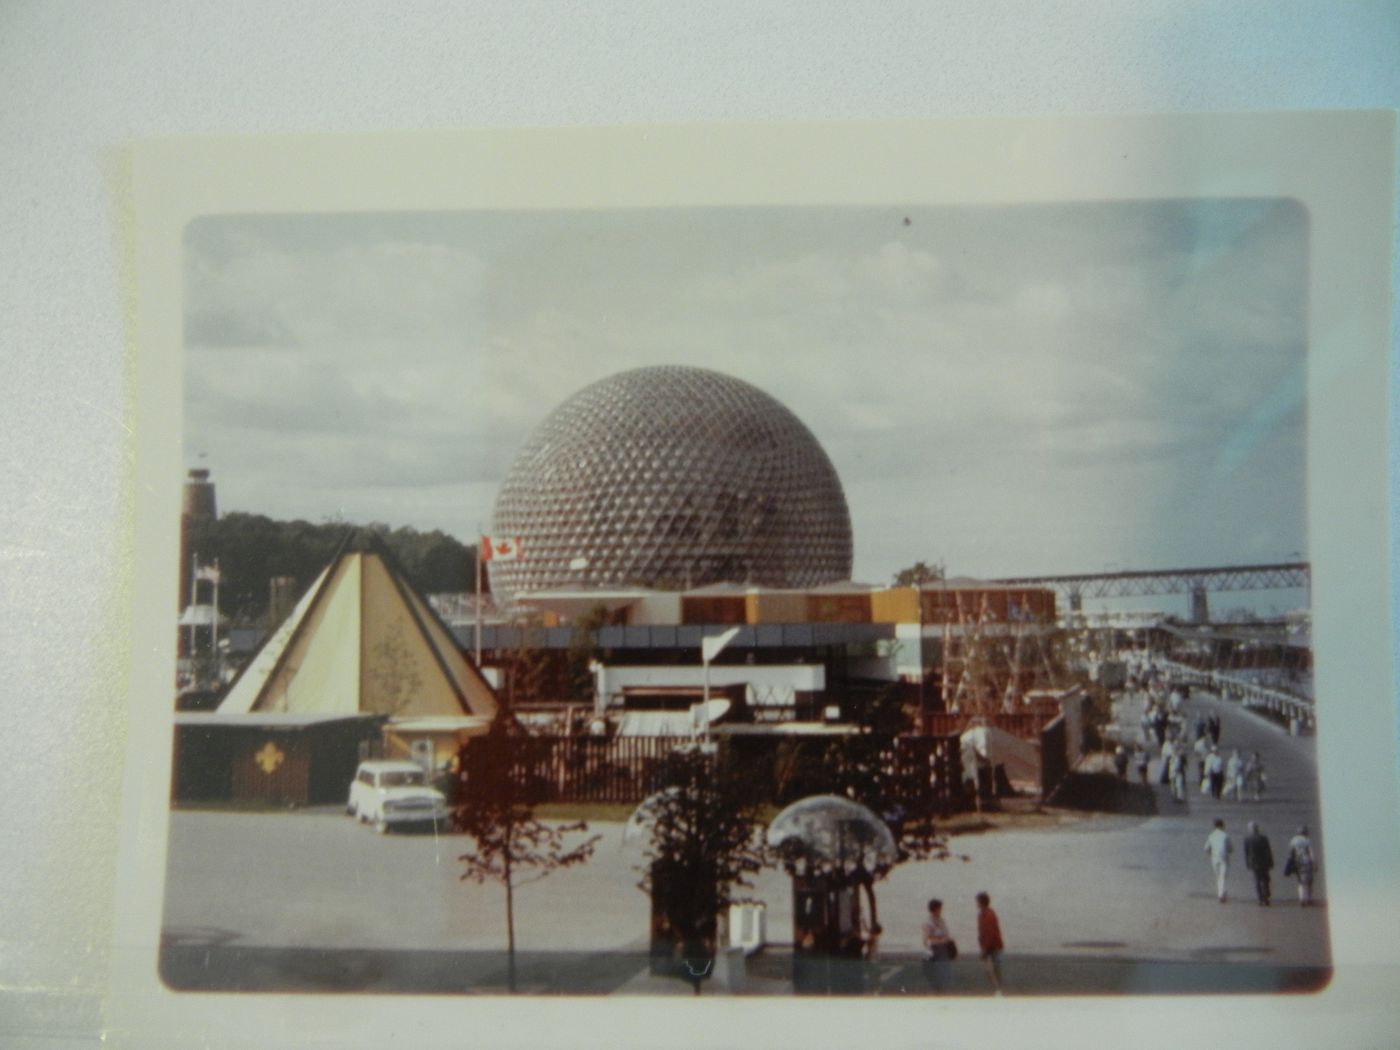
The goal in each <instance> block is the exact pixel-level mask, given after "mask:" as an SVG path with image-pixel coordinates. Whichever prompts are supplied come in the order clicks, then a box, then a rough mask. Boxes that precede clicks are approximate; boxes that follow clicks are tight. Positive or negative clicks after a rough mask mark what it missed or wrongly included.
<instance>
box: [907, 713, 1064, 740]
mask: <svg viewBox="0 0 1400 1050" xmlns="http://www.w3.org/2000/svg"><path fill="white" fill-rule="evenodd" d="M1059 714H1060V712H1059V710H1058V708H1057V709H1056V710H1055V711H1053V712H1052V711H1016V712H1011V713H996V714H989V715H977V714H955V713H953V712H951V711H930V712H928V713H926V714H925V715H924V726H923V728H924V732H925V733H927V734H928V735H929V736H956V735H957V734H959V733H961V732H963V731H964V730H965V729H969V728H971V727H973V726H989V727H990V728H992V729H1000V730H1002V731H1003V732H1006V733H1010V734H1011V735H1012V736H1014V737H1018V738H1020V739H1021V740H1039V739H1040V734H1041V733H1043V732H1044V731H1045V727H1046V726H1048V725H1049V724H1050V723H1051V722H1052V721H1053V720H1054V719H1056V718H1058V717H1059Z"/></svg>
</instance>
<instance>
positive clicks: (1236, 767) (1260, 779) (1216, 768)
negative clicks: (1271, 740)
mask: <svg viewBox="0 0 1400 1050" xmlns="http://www.w3.org/2000/svg"><path fill="white" fill-rule="evenodd" d="M1132 686H1134V687H1136V688H1137V689H1138V691H1139V692H1140V694H1141V695H1144V696H1145V698H1146V703H1145V705H1144V708H1143V712H1142V716H1141V720H1140V726H1141V732H1142V739H1141V741H1140V742H1136V743H1134V744H1133V745H1132V747H1131V750H1130V749H1129V747H1128V745H1127V744H1119V745H1118V748H1117V750H1116V751H1115V754H1114V766H1115V768H1116V770H1117V773H1118V776H1119V778H1120V779H1126V778H1127V775H1128V768H1129V767H1130V766H1131V767H1132V769H1133V771H1134V772H1135V774H1136V775H1137V777H1138V779H1139V780H1140V781H1141V783H1143V784H1145V785H1146V784H1150V782H1151V778H1150V777H1149V770H1150V763H1151V760H1152V751H1153V749H1154V746H1155V748H1156V750H1157V752H1158V758H1159V763H1158V766H1157V775H1156V782H1157V783H1158V784H1161V785H1164V786H1166V787H1168V788H1169V790H1170V792H1171V797H1172V800H1173V801H1174V802H1177V803H1185V802H1186V801H1187V800H1188V793H1189V788H1190V785H1192V784H1193V783H1194V784H1196V785H1198V788H1199V791H1200V794H1201V795H1202V796H1203V797H1206V798H1209V799H1211V800H1213V801H1217V802H1219V801H1226V800H1229V801H1234V802H1251V801H1252V802H1260V801H1262V800H1263V798H1264V796H1265V793H1266V791H1267V789H1268V773H1267V771H1266V769H1265V765H1264V757H1263V755H1262V754H1261V753H1260V752H1259V751H1258V750H1253V749H1250V750H1248V751H1247V752H1246V751H1244V750H1242V749H1240V748H1238V747H1232V748H1230V749H1229V752H1228V756H1227V754H1226V753H1225V752H1224V751H1223V749H1222V747H1221V743H1220V741H1221V737H1222V735H1223V731H1224V730H1223V726H1222V724H1221V720H1220V716H1219V715H1218V714H1216V713H1215V712H1214V711H1208V712H1206V711H1197V712H1195V713H1194V715H1193V714H1192V713H1191V710H1190V697H1191V690H1190V686H1189V685H1187V684H1184V683H1176V684H1172V683H1169V682H1167V681H1166V680H1165V679H1164V677H1163V676H1161V675H1159V674H1157V673H1156V672H1155V670H1153V669H1152V668H1151V667H1150V665H1149V666H1148V667H1147V668H1144V673H1143V675H1142V677H1141V679H1139V680H1138V681H1135V682H1133V683H1132ZM1245 828H1246V834H1245V836H1244V842H1243V846H1244V848H1243V852H1244V865H1245V868H1246V869H1247V870H1248V872H1249V873H1250V876H1251V878H1252V879H1253V881H1254V893H1255V898H1256V900H1257V902H1258V904H1259V906H1260V907H1268V906H1270V905H1271V904H1272V901H1273V891H1272V873H1273V870H1274V867H1275V858H1274V853H1273V846H1272V843H1271V842H1270V841H1269V838H1268V836H1267V835H1266V834H1265V833H1264V832H1263V830H1262V829H1261V827H1260V825H1259V822H1258V821H1254V820H1251V821H1248V822H1247V823H1246V825H1245ZM1204 852H1205V853H1206V854H1207V855H1208V857H1209V861H1210V866H1211V872H1212V874H1213V875H1214V879H1215V892H1216V898H1217V899H1218V900H1220V901H1221V902H1222V903H1224V902H1226V901H1228V899H1229V889H1228V882H1229V870H1230V864H1231V860H1232V858H1233V856H1234V841H1233V839H1232V838H1231V836H1230V833H1229V831H1228V830H1227V828H1226V824H1225V820H1224V819H1223V818H1217V819H1215V821H1214V822H1213V825H1212V828H1211V831H1210V833H1209V834H1208V835H1207V836H1206V840H1205V845H1204ZM1317 866H1318V864H1317V849H1316V847H1315V846H1314V845H1313V842H1312V839H1311V837H1310V836H1309V834H1308V829H1307V826H1306V825H1302V826H1300V827H1299V828H1298V831H1297V833H1296V834H1294V836H1293V837H1292V838H1291V839H1290V840H1289V843H1288V848H1287V850H1286V852H1285V853H1284V863H1283V874H1284V876H1285V877H1286V878H1293V879H1295V880H1296V881H1297V888H1298V903H1299V904H1300V905H1302V906H1304V907H1310V906H1312V905H1313V903H1314V901H1313V883H1314V881H1315V878H1316V873H1317Z"/></svg>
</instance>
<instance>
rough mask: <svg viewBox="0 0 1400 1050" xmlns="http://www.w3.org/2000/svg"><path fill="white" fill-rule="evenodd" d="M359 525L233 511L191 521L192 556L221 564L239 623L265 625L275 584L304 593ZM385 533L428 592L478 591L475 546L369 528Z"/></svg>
mask: <svg viewBox="0 0 1400 1050" xmlns="http://www.w3.org/2000/svg"><path fill="white" fill-rule="evenodd" d="M355 528H356V527H355V526H352V525H347V524H345V523H342V522H327V523H324V524H319V525H317V524H313V523H311V522H308V521H300V520H298V521H276V520H274V519H272V518H268V517H265V516H263V515H261V514H246V513H241V512H233V513H229V514H225V515H224V516H223V517H221V518H217V519H205V520H196V521H193V522H191V523H190V528H189V533H188V546H187V548H186V551H187V554H186V557H189V556H191V555H193V556H195V557H197V558H198V560H199V564H200V565H212V564H214V563H215V562H217V563H218V565H219V571H220V577H221V579H220V584H219V607H220V608H221V609H222V611H223V613H224V615H225V616H227V617H230V618H232V619H233V620H234V621H235V622H243V623H250V624H251V623H260V622H261V621H262V620H263V619H264V618H265V617H266V615H267V611H268V598H269V593H270V592H269V585H270V582H271V580H272V579H273V578H274V577H278V576H290V577H291V578H292V579H293V580H294V581H295V583H294V584H293V586H292V592H293V595H299V594H301V593H302V592H303V591H304V590H305V589H306V588H307V587H308V586H310V585H311V582H312V581H313V580H315V579H316V577H317V576H318V575H319V574H320V572H321V570H322V569H324V568H325V567H326V565H327V563H328V562H329V561H330V559H331V558H332V556H334V554H335V552H336V550H337V549H338V548H339V547H340V544H341V542H342V541H343V540H344V539H345V537H346V535H347V534H348V533H350V532H352V531H354V530H355ZM364 528H365V529H366V530H367V531H370V532H373V533H375V534H377V535H378V537H379V538H380V540H382V541H383V542H384V544H385V545H386V546H387V547H388V548H389V550H390V551H391V552H392V553H393V555H394V557H395V558H396V559H397V560H398V562H399V564H400V566H401V567H402V569H403V571H404V575H405V576H406V577H407V578H408V582H409V583H410V584H411V585H412V586H413V587H414V588H415V589H416V590H417V591H418V592H419V593H420V594H440V593H444V592H463V591H475V590H476V566H475V564H474V560H475V558H476V547H475V545H470V546H469V545H467V544H464V543H462V542H461V541H460V540H458V539H456V538H455V537H453V536H449V535H448V534H447V533H445V532H442V531H440V530H437V529H434V530H433V531H432V532H419V531H418V530H417V529H414V528H411V527H404V528H398V529H391V528H389V526H387V525H384V524H380V523H374V524H370V525H367V526H364Z"/></svg>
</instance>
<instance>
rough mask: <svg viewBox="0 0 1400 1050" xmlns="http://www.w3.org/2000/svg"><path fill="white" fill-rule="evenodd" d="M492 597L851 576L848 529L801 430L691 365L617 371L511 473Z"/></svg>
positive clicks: (556, 419)
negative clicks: (511, 548) (516, 550)
mask: <svg viewBox="0 0 1400 1050" xmlns="http://www.w3.org/2000/svg"><path fill="white" fill-rule="evenodd" d="M493 532H494V533H495V534H496V535H500V536H518V537H519V538H520V540H521V544H520V551H521V554H520V558H519V560H517V561H493V562H491V563H490V574H491V589H492V591H493V592H494V593H496V594H497V595H500V596H502V597H506V598H509V596H510V595H513V594H515V593H517V592H520V591H533V590H541V589H546V588H556V587H576V586H585V587H588V586H602V587H608V586H613V587H616V586H643V587H656V588H661V589H671V590H676V589H681V588H688V587H700V586H704V585H706V584H710V583H717V582H734V583H748V584H754V585H760V586H768V587H809V586H814V585H817V584H821V583H829V582H831V581H834V580H844V579H848V578H849V577H850V573H851V520H850V513H849V511H848V510H847V506H846V496H845V493H844V492H843V491H842V489H841V481H840V479H839V478H838V477H837V475H836V470H835V468H834V467H833V466H832V465H831V460H830V459H828V458H827V455H826V452H825V451H823V449H822V447H821V445H820V444H818V442H817V439H816V438H815V437H813V436H812V432H811V431H810V430H808V429H807V427H806V426H804V425H803V423H802V421H801V420H799V419H798V418H797V417H796V416H795V415H793V414H792V412H790V411H789V410H788V409H787V408H785V407H784V406H783V405H782V404H781V403H780V402H778V401H777V400H775V399H774V398H772V397H770V396H769V395H768V394H765V393H764V392H763V391H761V390H759V389H758V388H757V387H754V386H751V385H750V384H748V383H745V382H743V381H742V380H738V379H735V378H733V377H732V376H726V375H722V374H720V373H718V372H711V371H707V370H705V369H700V368H688V367H681V366H662V367H655V368H640V369H636V370H634V371H630V372H622V373H619V374H617V375H614V376H610V377H608V378H606V379H602V380H600V381H598V382H596V383H593V384H592V385H590V386H587V387H585V388H584V389H583V390H581V391H579V392H578V393H577V394H575V395H573V396H572V397H571V398H569V399H568V400H567V401H565V402H564V403H563V404H561V405H559V407H558V408H556V409H555V410H554V411H553V412H551V413H550V414H549V415H548V416H547V417H546V418H545V420H544V421H543V422H542V423H541V424H540V426H539V427H538V428H537V429H536V430H535V432H534V433H533V434H532V435H531V437H530V439H529V440H528V441H527V442H526V444H525V446H524V448H523V449H522V450H521V451H520V454H519V455H518V456H517V457H516V459H515V462H514V464H513V465H512V466H511V468H510V471H509V473H508V474H507V476H506V480H505V482H504V484H503V485H502V487H501V491H500V495H499V496H498V498H497V500H496V508H495V517H494V523H493Z"/></svg>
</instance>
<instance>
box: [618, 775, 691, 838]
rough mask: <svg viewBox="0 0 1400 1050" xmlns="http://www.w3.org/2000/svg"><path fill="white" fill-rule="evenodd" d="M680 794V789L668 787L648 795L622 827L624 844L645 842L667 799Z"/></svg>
mask: <svg viewBox="0 0 1400 1050" xmlns="http://www.w3.org/2000/svg"><path fill="white" fill-rule="evenodd" d="M679 793H680V789H679V788H674V787H668V788H665V789H663V790H661V791H658V792H656V794H654V795H648V796H647V797H646V798H645V799H643V800H642V802H641V804H640V805H638V806H637V808H636V809H634V810H633V811H632V815H631V816H630V817H628V818H627V823H626V824H624V825H623V826H622V841H623V843H633V842H641V841H643V840H644V839H645V838H646V836H647V834H648V833H649V832H650V831H651V825H652V822H653V821H654V820H655V819H656V811H657V809H659V808H660V806H661V805H662V803H664V802H665V801H666V800H667V799H670V798H674V797H675V796H676V795H678V794H679Z"/></svg>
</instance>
